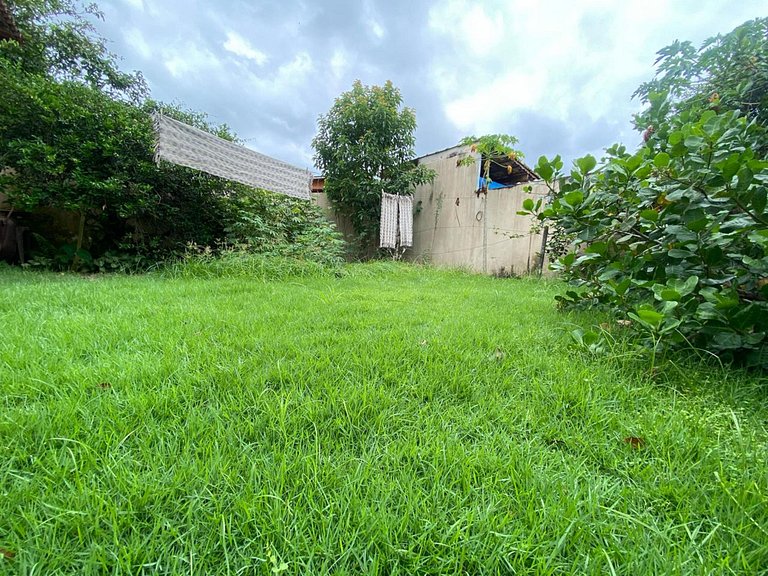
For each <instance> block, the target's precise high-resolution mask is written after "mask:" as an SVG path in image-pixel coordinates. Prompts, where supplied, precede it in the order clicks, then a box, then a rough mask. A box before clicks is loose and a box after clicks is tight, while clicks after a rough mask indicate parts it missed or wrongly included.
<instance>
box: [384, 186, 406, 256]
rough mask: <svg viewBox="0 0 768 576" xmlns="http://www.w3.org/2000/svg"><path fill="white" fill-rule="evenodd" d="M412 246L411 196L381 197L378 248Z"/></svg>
mask: <svg viewBox="0 0 768 576" xmlns="http://www.w3.org/2000/svg"><path fill="white" fill-rule="evenodd" d="M412 245H413V196H398V195H395V194H386V193H384V194H382V195H381V223H380V226H379V247H381V248H403V247H407V246H412Z"/></svg>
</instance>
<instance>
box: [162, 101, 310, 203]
mask: <svg viewBox="0 0 768 576" xmlns="http://www.w3.org/2000/svg"><path fill="white" fill-rule="evenodd" d="M153 119H154V123H155V136H156V143H155V161H159V160H165V161H166V162H170V163H172V164H177V165H179V166H186V167H187V168H194V169H195V170H200V171H202V172H206V173H208V174H213V175H214V176H219V177H220V178H225V179H227V180H232V181H233V182H239V183H240V184H245V185H246V186H251V187H253V188H262V189H264V190H269V191H270V192H277V193H280V194H286V195H288V196H293V197H294V198H301V199H302V200H309V199H310V194H309V189H310V186H311V183H312V174H310V172H309V171H308V170H302V169H301V168H297V167H295V166H291V165H290V164H288V163H286V162H282V161H280V160H276V159H275V158H271V157H269V156H266V155H265V154H260V153H258V152H255V151H253V150H249V149H248V148H246V147H244V146H240V145H238V144H234V143H232V142H229V141H228V140H224V139H223V138H219V137H218V136H214V135H213V134H209V133H208V132H205V131H203V130H199V129H198V128H195V127H193V126H189V125H187V124H184V123H183V122H179V121H177V120H173V119H172V118H168V117H167V116H164V115H162V114H159V113H156V114H154V118H153Z"/></svg>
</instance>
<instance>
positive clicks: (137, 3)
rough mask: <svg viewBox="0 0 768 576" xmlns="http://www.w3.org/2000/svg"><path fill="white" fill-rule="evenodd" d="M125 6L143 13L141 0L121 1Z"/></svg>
mask: <svg viewBox="0 0 768 576" xmlns="http://www.w3.org/2000/svg"><path fill="white" fill-rule="evenodd" d="M123 1H124V2H125V3H126V4H128V5H129V6H130V7H131V8H135V9H136V10H141V11H142V12H143V11H144V1H143V0H123Z"/></svg>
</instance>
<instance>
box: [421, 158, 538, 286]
mask: <svg viewBox="0 0 768 576" xmlns="http://www.w3.org/2000/svg"><path fill="white" fill-rule="evenodd" d="M469 154H470V152H469V149H468V148H464V149H458V150H457V149H455V148H454V149H450V150H446V151H444V152H438V153H436V154H432V155H430V156H426V157H424V158H422V159H420V160H419V162H420V164H422V165H425V166H428V167H429V168H432V169H433V170H435V171H436V172H437V177H436V178H435V180H434V181H433V182H432V183H431V184H428V185H425V186H419V187H417V188H416V190H415V191H414V206H415V207H416V211H417V214H415V215H414V225H413V226H414V239H413V248H412V249H411V250H409V251H408V252H406V258H409V259H411V260H414V261H417V262H430V263H432V264H435V265H438V266H448V267H464V268H470V269H472V270H475V271H477V272H483V271H485V272H486V273H488V274H500V275H505V274H510V273H511V274H526V273H529V272H533V271H537V270H538V264H539V260H538V258H539V256H538V255H539V253H540V251H541V240H542V239H541V236H540V235H539V234H531V225H532V224H533V223H534V222H533V219H531V218H530V217H528V216H520V215H518V214H517V212H518V211H519V210H522V209H523V200H525V199H526V198H533V199H534V200H536V199H538V198H541V197H544V196H546V194H547V188H546V186H545V185H544V184H542V183H536V182H534V183H527V184H521V185H518V186H515V187H513V188H500V189H497V190H489V191H488V193H487V197H486V195H485V194H482V193H481V194H479V195H478V194H477V193H476V190H477V181H478V176H479V174H480V165H479V156H478V155H477V154H472V156H474V157H475V162H474V164H472V165H469V166H459V165H458V162H459V161H460V160H461V159H462V158H464V157H466V156H467V155H469ZM529 185H530V186H532V191H531V192H530V193H529V192H526V191H525V190H524V188H525V187H526V186H529ZM484 220H485V221H484ZM546 268H547V265H546V263H545V265H544V270H545V272H546Z"/></svg>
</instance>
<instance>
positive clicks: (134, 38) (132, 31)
mask: <svg viewBox="0 0 768 576" xmlns="http://www.w3.org/2000/svg"><path fill="white" fill-rule="evenodd" d="M123 37H124V38H125V41H126V42H127V43H128V46H130V47H131V48H133V49H134V50H136V52H138V54H139V56H141V57H142V58H144V59H145V60H148V59H149V58H151V57H152V48H151V47H150V45H149V43H148V42H147V41H146V39H145V38H144V34H142V33H141V30H139V29H138V28H129V29H128V30H126V31H125V32H124V33H123Z"/></svg>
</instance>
